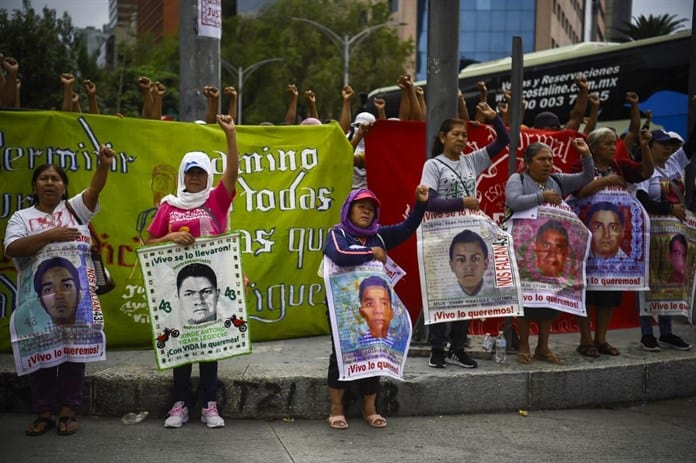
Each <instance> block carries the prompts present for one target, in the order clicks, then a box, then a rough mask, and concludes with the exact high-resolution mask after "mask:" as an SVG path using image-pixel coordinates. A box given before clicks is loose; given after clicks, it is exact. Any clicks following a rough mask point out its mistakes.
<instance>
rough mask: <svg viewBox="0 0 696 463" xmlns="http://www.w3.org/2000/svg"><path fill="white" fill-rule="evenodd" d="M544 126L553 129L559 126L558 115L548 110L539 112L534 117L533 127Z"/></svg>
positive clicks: (539, 127)
mask: <svg viewBox="0 0 696 463" xmlns="http://www.w3.org/2000/svg"><path fill="white" fill-rule="evenodd" d="M546 127H551V128H553V129H560V128H561V121H560V119H558V116H556V115H555V114H554V113H552V112H550V111H544V112H543V113H539V114H537V115H536V117H535V118H534V128H535V129H543V128H546Z"/></svg>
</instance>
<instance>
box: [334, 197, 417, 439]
mask: <svg viewBox="0 0 696 463" xmlns="http://www.w3.org/2000/svg"><path fill="white" fill-rule="evenodd" d="M427 201H428V188H427V187H426V186H424V185H419V186H418V187H416V205H415V207H414V208H413V210H412V211H411V214H410V215H409V216H408V218H407V219H406V220H404V221H403V222H401V223H399V224H396V225H388V226H381V225H380V224H379V207H380V203H379V200H378V199H377V197H376V196H375V194H374V193H372V191H370V190H367V189H357V190H353V191H352V192H351V193H350V194H349V195H348V197H347V198H346V201H345V203H344V204H343V207H342V208H341V223H339V224H337V225H336V226H334V227H333V228H332V229H331V230H330V231H329V235H328V237H327V240H326V245H325V247H324V255H325V256H326V257H328V258H329V259H331V261H332V262H333V264H335V265H336V266H340V267H354V266H358V265H361V264H366V263H368V262H370V261H374V260H377V261H380V262H381V263H382V264H384V263H386V261H387V250H389V249H392V248H394V247H396V246H397V245H399V244H401V243H402V242H404V241H405V240H406V239H407V238H408V237H409V236H410V235H411V234H412V233H413V232H415V231H416V229H417V228H418V225H419V224H420V222H421V220H422V219H423V214H425V206H426V203H427ZM385 286H386V285H385V284H384V282H383V281H380V279H376V278H374V277H370V278H367V279H365V280H363V281H362V282H361V283H360V284H359V288H358V292H359V300H360V306H361V307H360V316H361V317H363V318H365V320H366V322H367V325H368V327H369V330H370V333H369V335H370V337H371V338H374V339H380V338H384V340H386V341H390V340H389V339H388V325H389V323H390V322H391V321H392V317H393V315H394V309H393V308H392V303H391V300H392V298H391V291H390V290H389V289H388V288H386V287H385ZM376 306H379V307H376ZM331 337H332V342H331V347H332V352H331V357H330V358H329V369H328V381H327V382H328V386H329V400H330V401H331V410H330V412H329V419H328V421H329V426H330V427H331V428H333V429H346V428H348V422H347V421H346V417H345V416H344V414H343V395H344V391H345V388H346V386H347V384H348V383H347V382H346V381H339V376H340V375H339V365H338V359H337V356H336V353H337V351H338V349H337V348H336V345H335V344H336V340H340V333H334V332H333V331H332V333H331ZM379 378H380V377H379V376H370V377H366V378H361V379H356V380H355V381H356V382H357V384H358V387H359V390H360V395H361V396H362V398H363V404H362V413H363V417H364V419H365V421H366V422H367V424H368V425H370V426H371V427H373V428H384V427H386V426H387V420H386V419H384V417H383V416H382V415H380V414H379V413H377V409H376V400H377V391H378V389H379Z"/></svg>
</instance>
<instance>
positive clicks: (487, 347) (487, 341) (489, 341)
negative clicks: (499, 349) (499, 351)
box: [483, 333, 493, 352]
mask: <svg viewBox="0 0 696 463" xmlns="http://www.w3.org/2000/svg"><path fill="white" fill-rule="evenodd" d="M483 351H484V352H493V338H492V337H491V333H486V335H485V336H484V337H483Z"/></svg>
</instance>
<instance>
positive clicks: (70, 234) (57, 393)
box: [4, 145, 115, 436]
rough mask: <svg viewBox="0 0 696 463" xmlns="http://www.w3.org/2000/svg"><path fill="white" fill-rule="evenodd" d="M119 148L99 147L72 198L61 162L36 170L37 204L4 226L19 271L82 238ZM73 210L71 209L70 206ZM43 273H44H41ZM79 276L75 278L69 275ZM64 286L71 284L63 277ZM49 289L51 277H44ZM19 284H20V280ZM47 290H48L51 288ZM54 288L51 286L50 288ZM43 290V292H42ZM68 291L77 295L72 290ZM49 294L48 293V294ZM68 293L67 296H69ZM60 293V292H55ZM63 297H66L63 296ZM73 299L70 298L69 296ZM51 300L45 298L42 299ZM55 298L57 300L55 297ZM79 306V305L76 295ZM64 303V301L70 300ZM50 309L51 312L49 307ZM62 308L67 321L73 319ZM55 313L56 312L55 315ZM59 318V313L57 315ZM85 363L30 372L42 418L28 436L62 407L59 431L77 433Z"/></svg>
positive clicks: (7, 245) (35, 404)
mask: <svg viewBox="0 0 696 463" xmlns="http://www.w3.org/2000/svg"><path fill="white" fill-rule="evenodd" d="M114 156H115V153H114V150H112V149H111V148H109V147H106V146H104V145H102V146H101V148H100V149H99V164H98V166H97V167H96V169H95V171H94V174H93V175H92V180H91V182H90V184H89V186H88V187H87V188H86V189H85V190H83V191H82V192H80V193H78V194H77V195H75V196H73V197H71V198H70V199H68V176H67V174H66V173H65V171H64V170H63V169H62V168H60V167H59V166H57V165H53V164H44V165H42V166H40V167H37V168H36V169H35V170H34V174H33V176H32V180H31V184H32V206H30V207H28V208H26V209H21V210H19V211H17V212H15V213H14V214H12V217H10V220H9V221H8V223H7V229H6V230H5V241H4V249H5V256H7V257H12V258H13V260H14V264H15V267H16V268H17V269H18V270H19V269H20V268H22V267H24V266H25V264H24V262H26V261H27V259H28V258H30V257H32V256H34V255H35V254H36V253H37V252H38V251H39V250H41V249H42V248H44V246H46V245H50V244H51V243H54V242H69V241H74V240H76V239H77V238H78V237H81V234H80V231H79V230H78V229H77V225H78V224H80V223H82V224H87V223H89V222H90V221H91V220H92V217H94V215H95V214H96V213H97V212H98V211H99V194H100V193H101V191H102V190H103V189H104V186H105V185H106V179H107V175H108V173H109V169H110V167H111V161H112V159H113V157H114ZM70 208H72V211H74V212H71V209H70ZM37 273H41V272H37ZM70 278H74V277H72V276H71V277H70ZM63 281H64V284H65V282H67V280H66V279H65V278H63ZM40 284H41V288H45V289H46V290H47V288H48V287H47V286H45V285H46V284H48V280H43V279H42V280H41V281H40ZM18 285H19V283H18ZM47 291H48V290H47ZM51 291H52V290H51ZM42 293H43V291H42ZM68 293H74V289H69V291H68ZM44 295H45V296H48V294H44ZM66 296H67V294H66ZM56 297H58V296H56ZM60 297H63V296H60ZM68 298H70V297H69V296H68ZM47 299H48V298H42V303H45V302H47ZM51 299H55V297H54V298H51ZM73 299H75V301H74V305H76V304H77V302H78V301H77V296H76V295H75V296H74V297H73ZM67 303H68V302H67V301H63V304H64V305H65V304H67ZM47 310H49V309H48V308H47ZM65 310H67V308H66V309H64V310H61V312H63V315H64V317H63V315H61V317H63V318H64V319H63V320H59V322H60V323H61V324H62V323H63V322H65V323H69V322H71V321H72V320H73V317H74V311H73V314H72V315H71V316H68V314H65ZM51 315H52V316H53V315H54V314H51ZM55 315H56V317H54V320H56V318H58V317H57V315H58V312H56V313H55ZM84 377H85V364H84V363H81V362H80V363H78V362H65V363H62V364H60V365H58V366H54V367H50V368H41V369H39V370H38V371H35V372H34V373H32V374H31V376H30V383H31V395H32V398H31V400H32V409H33V411H34V412H35V413H37V415H38V416H37V418H36V419H35V420H34V421H33V422H32V423H31V424H30V425H29V427H27V429H26V431H25V433H26V435H28V436H39V435H41V434H44V433H45V432H46V431H48V430H49V429H51V428H53V427H54V426H56V422H55V420H54V418H53V417H54V413H55V409H56V407H58V434H60V435H69V434H74V433H75V432H77V431H78V430H79V428H80V426H79V425H78V423H77V419H76V418H75V416H76V414H77V412H78V410H79V408H80V405H81V403H82V394H83V387H84Z"/></svg>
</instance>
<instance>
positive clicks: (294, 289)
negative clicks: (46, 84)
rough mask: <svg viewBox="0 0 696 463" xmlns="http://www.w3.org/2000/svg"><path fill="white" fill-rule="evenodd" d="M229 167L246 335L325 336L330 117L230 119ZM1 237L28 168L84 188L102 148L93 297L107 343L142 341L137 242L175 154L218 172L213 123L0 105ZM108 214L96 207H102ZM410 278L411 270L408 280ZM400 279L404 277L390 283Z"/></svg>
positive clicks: (336, 169)
mask: <svg viewBox="0 0 696 463" xmlns="http://www.w3.org/2000/svg"><path fill="white" fill-rule="evenodd" d="M236 130H237V143H238V146H239V153H240V155H239V157H240V172H239V181H238V182H237V197H236V198H235V201H234V202H233V205H232V212H231V214H230V224H231V226H232V228H234V229H236V230H239V233H240V237H241V242H242V247H241V249H242V251H241V252H242V261H243V265H244V269H245V272H246V274H247V276H248V278H249V286H248V287H249V291H248V294H247V303H248V305H249V307H250V310H249V328H250V329H249V331H250V332H251V334H252V337H253V341H256V340H269V339H287V338H295V337H302V336H317V335H324V334H327V333H328V332H329V325H328V321H327V319H326V317H325V313H326V303H325V300H326V295H325V293H324V285H323V283H322V280H321V278H320V277H318V276H317V275H316V272H315V270H316V268H317V267H318V266H319V263H320V262H321V260H322V258H323V252H322V251H323V248H324V239H325V237H326V234H327V230H328V229H329V228H330V227H332V226H333V225H334V224H336V223H337V222H339V220H340V218H339V215H340V209H341V205H342V204H343V201H344V199H345V197H346V195H347V194H348V192H349V191H350V184H351V181H350V176H349V175H345V172H350V169H351V166H352V163H353V156H352V153H353V149H352V147H351V145H350V142H349V141H348V140H347V138H346V136H345V133H343V131H342V130H341V128H340V126H339V125H338V123H336V122H333V123H328V124H324V125H320V126H300V125H287V126H280V125H277V126H259V125H241V126H238V127H237V129H236ZM0 138H1V139H2V141H3V143H4V145H3V153H4V154H5V156H4V157H3V158H2V159H1V160H0V184H2V185H3V190H2V192H0V197H1V198H2V201H1V202H0V204H1V205H2V212H0V234H4V232H5V228H6V225H7V221H8V220H9V218H10V217H11V216H12V214H13V213H14V212H15V211H17V210H19V209H23V208H26V207H27V206H29V204H30V203H29V197H30V194H31V178H32V173H33V171H34V169H35V168H36V167H38V166H40V165H42V164H44V163H50V164H55V165H58V166H60V167H62V168H63V169H64V170H65V171H66V172H67V174H68V176H69V178H70V191H71V192H74V193H77V192H79V191H80V189H82V188H86V187H87V185H89V182H90V180H91V178H92V175H93V174H94V171H95V169H96V166H97V158H98V146H99V145H100V144H105V145H109V146H111V147H113V149H114V150H115V151H116V153H117V155H116V157H114V158H113V160H112V166H111V170H110V173H109V177H108V181H107V184H106V187H105V188H104V190H103V191H102V193H101V194H100V197H99V198H100V204H101V208H102V211H103V212H102V213H100V214H97V215H96V216H95V217H94V219H93V220H92V225H93V226H94V229H95V232H96V235H95V236H96V237H97V239H98V240H99V243H100V247H101V252H102V260H103V263H104V265H105V267H106V268H108V270H109V272H110V274H111V275H112V276H113V278H114V281H115V282H116V288H115V289H114V290H113V291H111V292H109V293H108V294H104V295H102V296H100V300H101V304H102V310H103V312H104V317H105V319H106V320H107V323H105V325H104V330H105V334H106V339H107V342H108V347H109V348H114V349H117V348H135V347H139V348H143V347H149V346H151V345H152V341H151V320H150V313H149V307H148V303H147V300H146V293H145V286H144V283H143V281H142V274H141V272H140V267H139V264H138V259H137V254H136V251H135V250H136V249H137V247H138V246H140V245H141V244H142V241H144V240H146V239H147V237H148V236H147V227H148V226H149V224H150V222H151V221H152V218H153V216H154V214H155V212H156V211H157V207H158V206H159V204H160V201H161V199H162V197H164V196H166V195H167V194H176V185H177V172H178V166H179V163H180V161H181V159H182V157H183V156H184V154H185V153H187V152H189V151H201V152H204V153H206V154H208V156H209V157H210V160H211V163H212V167H213V175H214V180H213V183H214V184H215V185H217V183H218V182H219V180H220V177H221V175H222V172H223V171H224V168H225V162H226V156H225V149H226V140H225V134H224V133H223V132H222V130H221V129H220V127H219V126H218V125H217V124H206V125H202V124H193V123H191V122H173V121H158V120H149V119H141V118H119V117H114V116H109V115H97V114H83V113H72V112H63V111H1V110H0ZM104 212H107V213H104ZM414 278H415V277H414ZM16 281H17V273H16V270H15V267H14V265H13V263H12V261H11V260H10V258H9V257H7V256H4V255H0V351H5V352H10V351H11V343H10V330H9V320H10V314H11V312H12V310H14V309H15V307H16V305H15V294H16V293H17V288H16V286H15V282H16ZM401 284H403V283H401Z"/></svg>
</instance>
